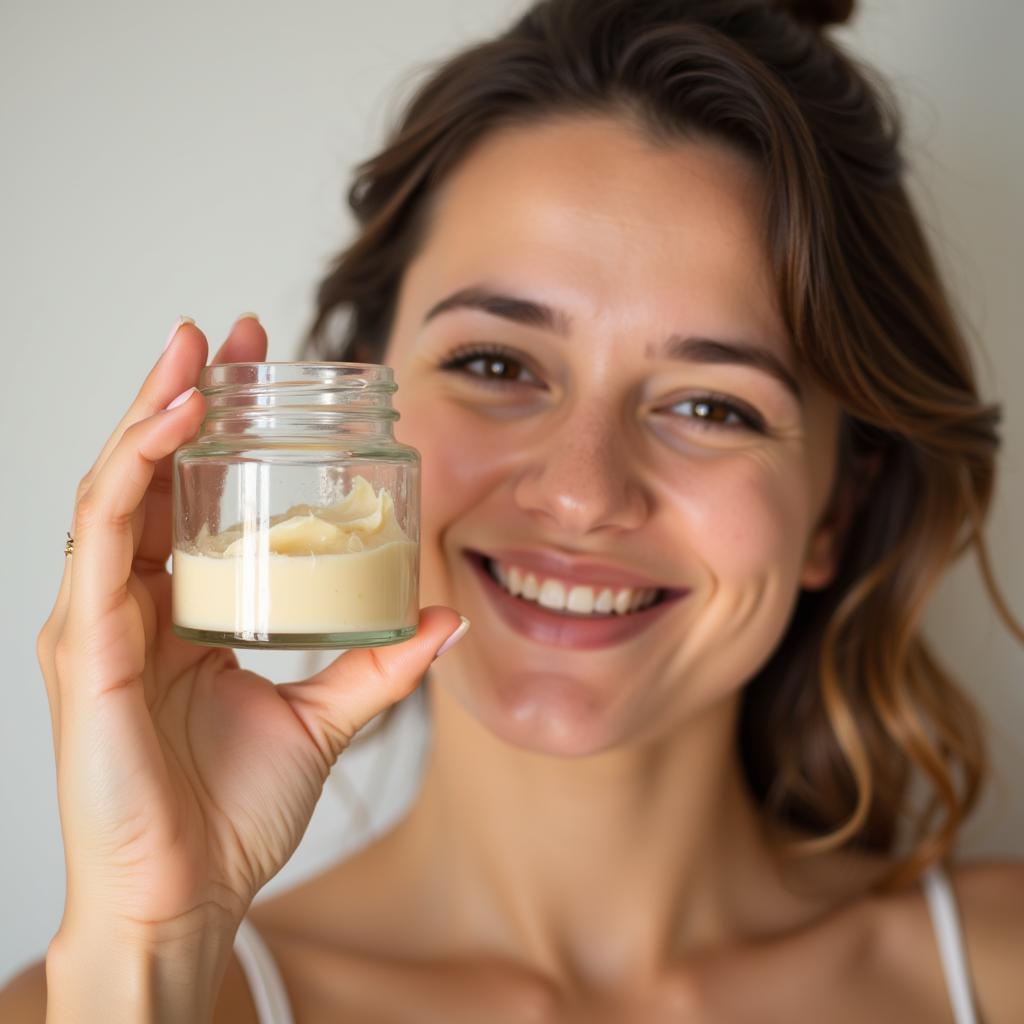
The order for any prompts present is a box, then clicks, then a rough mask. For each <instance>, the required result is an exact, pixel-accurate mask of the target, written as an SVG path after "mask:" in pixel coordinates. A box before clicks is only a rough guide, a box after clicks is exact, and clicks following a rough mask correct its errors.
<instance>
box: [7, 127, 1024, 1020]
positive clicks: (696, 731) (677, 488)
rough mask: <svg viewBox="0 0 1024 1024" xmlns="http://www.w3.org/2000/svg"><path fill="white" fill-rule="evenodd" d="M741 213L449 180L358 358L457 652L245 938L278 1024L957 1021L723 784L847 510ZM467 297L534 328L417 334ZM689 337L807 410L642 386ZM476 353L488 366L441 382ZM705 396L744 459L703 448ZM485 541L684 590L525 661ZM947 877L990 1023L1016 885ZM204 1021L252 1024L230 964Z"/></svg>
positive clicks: (663, 165)
mask: <svg viewBox="0 0 1024 1024" xmlns="http://www.w3.org/2000/svg"><path fill="white" fill-rule="evenodd" d="M758 189H759V186H758V180H757V177H756V174H755V173H754V171H753V169H752V168H751V167H750V166H749V165H748V164H747V163H746V162H745V161H744V160H743V159H742V158H740V157H739V156H737V155H735V154H733V153H732V152H730V151H728V150H727V149H724V148H723V147H721V146H720V145H717V144H712V143H706V142H705V143H697V142H693V143H686V144H682V143H680V144H678V145H674V146H671V147H667V146H663V145H662V146H654V145H652V144H651V143H649V142H648V141H646V140H645V139H644V138H643V137H642V136H641V135H639V134H638V133H636V132H635V131H634V130H633V129H632V128H631V127H630V126H628V125H625V124H623V123H619V122H617V121H612V120H601V119H594V120H583V119H576V120H570V121H563V122H560V123H557V124H541V125H534V126H529V127H525V128H519V129H514V130H504V131H501V132H497V133H494V134H492V135H490V136H488V137H487V138H486V139H485V140H484V142H483V143H482V144H481V145H480V146H479V147H478V148H477V149H476V150H475V151H474V152H473V153H471V154H470V155H469V156H468V157H467V158H466V159H465V160H464V161H463V163H462V164H461V165H460V166H459V167H458V168H456V170H455V171H454V172H453V173H452V175H451V176H450V178H449V179H448V180H447V181H446V182H445V183H444V185H443V187H442V189H441V192H440V194H439V196H438V197H437V202H436V206H435V209H434V211H433V213H434V216H433V219H432V223H431V227H430V230H429V231H428V234H427V238H426V241H425V244H424V246H423V249H422V250H421V252H420V253H419V254H418V257H417V259H416V260H415V261H414V263H413V264H412V266H411V267H410V268H409V270H408V272H407V274H406V276H405V279H404V281H403V287H402V292H401V297H400V303H399V308H398V311H397V317H396V322H395V326H394V331H393V334H392V338H391V342H390V345H389V348H388V352H387V361H388V362H389V363H390V364H391V365H392V366H394V367H395V369H396V375H397V378H398V381H399V383H400V386H401V390H400V392H399V394H398V396H397V404H398V406H399V409H400V410H401V412H402V420H401V422H400V423H399V425H398V434H399V437H400V439H402V440H405V441H406V442H408V443H411V444H414V445H416V447H418V448H419V449H420V450H421V452H422V454H423V464H424V485H423V486H424V495H423V508H424V521H423V544H422V558H423V599H424V602H425V603H430V604H442V605H447V606H449V607H452V608H458V609H459V610H460V611H461V612H462V613H463V614H465V615H467V616H468V617H469V618H470V619H471V620H472V622H473V629H472V630H471V631H470V632H469V633H468V634H467V636H466V639H465V640H463V642H462V643H461V644H460V645H459V646H458V647H457V648H455V649H454V650H453V651H452V652H451V653H450V654H448V655H446V656H445V658H444V659H441V660H440V661H438V662H437V663H436V664H435V665H434V666H433V667H432V668H431V670H430V680H431V682H430V689H429V695H430V698H429V700H430V714H431V723H432V726H431V727H432V735H433V742H432V744H431V750H430V755H429V758H428V764H427V769H426V773H425V776H424V779H423V785H422V789H421V792H420V794H419V796H418V798H417V800H416V802H415V804H414V806H413V808H412V810H411V811H410V813H409V814H408V815H407V816H406V817H405V818H404V819H403V820H402V821H401V822H399V823H398V825H397V826H396V827H395V828H394V829H393V830H392V831H391V832H389V833H388V834H387V835H385V836H383V837H381V838H380V839H378V840H377V841H375V842H374V843H373V844H371V845H370V846H369V847H367V848H366V849H365V850H363V851H362V852H361V853H359V854H358V855H356V856H355V857H353V858H350V859H349V860H347V861H345V862H344V863H342V864H339V865H337V866H336V867H334V868H333V869H331V870H329V871H327V872H325V873H323V874H321V875H319V876H317V877H316V878H314V879H312V880H311V881H309V882H307V883H305V884H304V885H302V886H299V887H297V888H295V889H293V890H290V891H288V892H287V893H284V894H282V895H280V896H278V897H275V898H273V899H271V900H267V901H265V902H263V903H260V904H257V905H256V906H254V907H253V908H252V909H251V911H250V914H249V916H250V919H251V920H252V921H253V922H254V923H255V925H256V926H257V928H259V930H260V931H261V933H262V935H263V936H264V938H265V939H266V941H267V942H268V944H269V945H270V948H271V950H272V952H273V953H274V956H275V959H276V960H277V962H278V964H279V966H280V968H281V970H282V973H283V976H284V979H285V982H286V985H287V988H288V991H289V995H290V998H291V1000H292V1003H293V1008H294V1011H295V1014H296V1018H297V1020H298V1021H299V1022H302V1024H317V1022H320V1021H324V1022H326V1021H334V1020H337V1019H339V1018H345V1017H347V1018H349V1019H354V1020H359V1021H366V1022H376V1021H380V1022H384V1021H389V1022H390V1021H409V1022H413V1021H415V1022H432V1021H438V1022H442V1021H443V1022H445V1024H459V1022H462V1021H465V1022H467V1024H468V1022H470V1021H472V1022H478V1021H481V1020H487V1021H488V1022H504V1021H507V1022H509V1024H512V1022H519V1021H523V1022H525V1021H542V1022H548V1021H550V1022H554V1021H560V1022H561V1021H567V1022H576V1021H579V1022H581V1024H582V1022H584V1021H585V1022H588V1024H590V1022H608V1024H611V1022H616V1024H620V1022H621V1024H626V1022H636V1021H643V1022H647V1021H650V1022H660V1021H670V1020H671V1021H686V1022H693V1024H704V1022H712V1021H713V1022H716V1024H732V1022H747V1021H758V1022H768V1024H770V1022H774V1021H779V1022H783V1021H785V1022H789V1024H793V1022H800V1021H814V1022H820V1021H825V1020H827V1021H829V1022H837V1024H842V1022H845V1021H850V1022H851V1024H852V1022H854V1021H857V1022H862V1021H865V1020H871V1021H878V1022H885V1021H893V1022H897V1021H898V1022H900V1024H914V1022H916V1021H921V1022H925V1021H927V1022H934V1021H941V1020H949V1019H951V1017H950V1010H949V1002H948V996H947V994H946V991H945V983H944V979H943V975H942V972H941V967H940V964H939V959H938V954H937V951H936V947H935V941H934V937H933V934H932V929H931V924H930V922H929V919H928V916H927V913H926V910H925V906H924V902H923V899H922V897H921V895H920V892H919V890H917V889H916V888H915V889H911V890H908V891H907V892H904V893H899V894H895V895H891V896H885V897H882V896H873V895H867V893H868V891H869V889H870V887H871V885H872V884H873V883H874V882H875V881H876V880H877V879H878V878H879V877H880V875H881V873H882V871H883V870H884V867H885V864H884V863H883V862H882V861H881V860H879V859H876V858H871V857H868V856H863V855H855V854H836V853H833V854H829V855H826V856H823V857H819V858H816V859H813V860H802V861H799V860H798V861H791V860H786V859H784V858H782V857H781V856H780V854H779V852H778V846H777V843H776V842H775V841H774V840H773V837H772V836H770V835H769V834H767V832H766V830H765V826H764V824H763V823H762V821H761V819H760V817H759V815H758V813H757V809H756V807H755V806H753V804H752V802H751V800H750V799H749V797H748V795H747V793H746V790H745V788H744V785H743V782H742V777H741V772H740V767H739V764H738V761H737V756H736V750H735V741H734V739H733V730H734V723H735V718H736V713H737V708H738V705H739V701H740V699H741V695H742V688H743V685H744V683H745V681H746V680H748V679H749V678H750V677H751V675H752V674H754V673H755V672H756V671H757V669H758V667H759V666H760V665H761V664H763V662H764V660H765V659H766V658H767V657H768V655H769V654H770V653H771V651H772V650H773V649H774V646H775V644H776V643H777V641H778V640H779V638H780V637H781V635H782V633H783V632H784V630H785V628H786V625H787V623H788V621H789V617H790V615H791V612H792V608H793V604H794V601H795V598H796V596H797V594H798V592H799V590H800V588H818V587H823V586H825V585H827V584H828V582H829V580H830V579H831V577H832V574H833V573H834V571H835V558H836V554H837V552H838V550H839V546H840V544H841V541H842V537H843V534H844V531H845V530H846V529H847V528H848V526H849V523H850V520H851V516H852V515H853V506H852V493H853V489H852V488H851V487H849V486H848V485H847V482H845V481H839V480H836V478H835V477H836V473H835V467H836V460H835V440H836V430H837V424H838V409H837V407H836V406H835V403H834V402H833V401H832V399H831V398H830V397H829V396H828V395H827V394H825V393H824V392H822V391H821V390H820V389H818V388H817V387H815V385H814V384H813V382H811V381H809V380H806V379H804V378H803V377H802V375H801V374H800V370H799V367H796V366H792V364H791V362H790V354H789V352H788V349H787V343H786V335H785V330H784V327H783V324H782V322H781V320H780V318H779V315H778V312H777V310H776V308H775V303H774V300H773V296H772V289H771V286H770V278H769V274H768V267H767V264H766V261H765V256H764V253H763V251H762V248H761V242H760V233H759V224H760V220H759V209H760V194H759V190H758ZM467 288H476V289H481V288H486V289H488V290H491V291H496V292H500V293H501V294H507V295H512V296H516V297H525V298H528V299H530V300H531V301H533V302H536V303H543V304H544V305H546V306H549V307H551V308H553V309H555V310H556V311H557V312H558V314H559V316H558V317H557V318H556V319H557V323H556V324H554V325H547V326H543V327H542V326H538V325H537V324H534V325H532V326H529V325H524V324H523V323H519V322H512V320H511V319H510V318H509V317H507V316H503V315H496V314H495V313H494V312H493V311H492V312H483V311H481V310H479V309H467V308H458V309H451V310H449V311H448V312H444V313H442V314H439V315H436V316H433V317H430V316H428V314H429V313H430V311H431V310H433V309H435V308H436V306H437V304H438V303H439V302H441V301H442V300H444V299H446V298H448V297H449V296H451V295H452V294H454V293H457V292H459V291H460V290H464V289H467ZM506 308H507V307H506ZM492 310H493V307H492ZM691 335H708V336H711V337H715V338H732V339H745V340H747V341H749V342H751V343H756V344H758V345H760V346H763V347H765V348H766V349H767V350H769V351H770V352H771V353H772V354H774V355H775V356H776V358H777V359H778V360H779V361H780V362H781V363H782V364H783V365H785V366H787V367H788V368H789V370H790V371H791V373H792V375H793V376H794V377H795V378H796V379H797V381H798V383H799V386H800V391H801V394H802V399H801V400H798V399H797V398H795V397H794V395H793V394H792V393H791V392H790V390H789V389H788V388H787V387H786V386H785V385H784V384H783V383H782V382H780V381H779V380H778V379H777V378H776V377H774V376H772V375H771V374H767V373H765V372H763V371H761V370H759V369H755V368H753V367H750V366H740V365H735V364H715V365H706V364H700V363H696V362H693V361H690V360H679V359H670V358H667V357H666V356H665V354H664V352H663V350H662V343H663V341H664V339H666V338H667V337H670V336H675V337H685V336H691ZM480 342H485V343H488V344H490V345H497V346H500V348H501V350H502V351H501V353H500V355H494V354H492V355H490V356H487V357H479V358H478V359H477V360H476V361H475V362H473V363H469V364H464V365H462V366H461V367H458V368H454V367H452V366H451V365H450V360H451V359H452V357H453V353H454V352H455V351H456V350H457V349H458V348H459V347H461V346H465V345H467V344H476V343H480ZM495 359H500V360H501V361H502V366H503V370H502V371H501V373H500V374H498V373H497V372H496V369H497V367H496V366H495V364H494V360H495ZM446 363H449V365H447V366H446V365H445V364H446ZM488 375H490V376H492V377H494V376H502V377H504V379H505V381H506V383H504V384H500V385H499V384H494V383H489V382H487V381H486V380H485V379H483V378H485V377H487V376H488ZM711 392H713V393H715V394H716V395H724V396H727V398H728V399H729V400H730V401H735V402H738V403H740V404H741V405H742V407H743V408H745V409H752V410H754V411H755V412H756V413H757V414H758V416H759V417H760V418H761V419H762V420H763V421H764V423H765V425H766V430H765V431H763V432H757V431H753V430H751V429H749V427H747V428H744V427H741V426H738V425H737V421H736V420H735V418H731V419H730V421H729V425H722V424H721V423H717V424H712V425H711V426H707V425H704V424H702V423H701V422H700V420H701V418H702V417H703V416H704V415H705V414H706V409H705V410H703V411H702V410H701V409H699V408H698V406H697V404H695V402H694V399H695V398H697V397H698V396H700V395H706V394H708V393H711ZM718 411H719V412H721V411H722V410H721V409H719V410H718ZM833 499H835V500H833ZM510 544H511V545H512V546H515V547H520V548H528V549H531V550H554V551H558V552H562V553H571V554H576V555H586V556H588V557H590V558H593V559H595V560H598V561H602V562H604V563H606V564H607V565H611V566H614V567H618V568H621V569H623V570H630V571H634V572H638V573H641V574H643V575H645V576H647V577H650V578H652V579H653V580H655V581H657V584H658V585H661V586H666V587H676V588H686V589H687V590H688V591H689V593H688V594H687V596H686V597H685V598H684V599H683V600H680V601H678V602H676V603H675V604H673V605H672V607H671V608H670V609H669V610H668V611H667V612H666V613H665V614H664V615H662V616H661V617H660V618H659V619H658V620H657V621H656V622H654V623H653V624H652V625H651V626H649V627H648V628H647V629H646V630H645V631H644V632H642V633H640V634H638V635H636V636H633V637H631V638H629V639H626V640H623V641H621V642H619V643H616V644H613V645H611V646H606V647H604V648H602V649H600V650H586V649H573V648H571V647H570V646H567V645H565V644H559V643H558V642H546V643H545V642H539V641H538V640H536V639H535V638H531V637H528V636H524V635H523V634H522V633H521V632H518V631H516V630H514V629H512V628H511V627H510V626H509V625H508V624H507V623H506V622H505V621H504V620H503V618H502V617H501V616H500V615H499V614H498V613H497V611H496V610H495V605H494V599H493V595H491V594H489V593H488V591H487V590H486V588H485V587H484V586H483V584H482V582H481V579H480V576H479V574H478V573H477V572H476V571H475V569H474V568H473V567H472V565H471V564H470V562H469V560H468V559H467V557H466V554H465V552H466V551H467V550H473V551H482V552H484V553H487V552H489V551H493V550H495V548H497V547H502V546H506V545H510ZM955 879H956V887H957V892H958V898H959V901H960V906H961V912H962V915H963V918H964V923H965V927H966V934H967V943H968V949H969V951H970V957H971V968H972V973H973V977H974V981H975V985H976V987H977V993H978V998H979V1002H980V1005H981V1007H982V1010H983V1013H984V1019H985V1020H986V1022H988V1024H1002V1022H1004V1021H1005V1022H1009V1021H1014V1020H1019V1019H1020V1017H1021V1014H1022V1013H1024V1002H1022V998H1024V997H1022V996H1021V995H1020V992H1019V991H1018V990H1019V985H1018V983H1017V982H1018V979H1017V976H1016V966H1015V964H1016V960H1017V957H1018V954H1017V953H1016V952H1015V951H1016V950H1019V949H1020V948H1021V944H1022V943H1024V870H1022V868H1021V867H1020V866H1019V865H984V866H976V867H971V868H961V869H958V870H957V871H956V873H955ZM40 986H41V979H40V977H39V973H38V971H36V973H35V974H33V973H31V972H29V973H28V974H26V975H25V976H23V978H21V979H20V980H16V981H15V983H13V984H12V986H11V989H10V990H9V992H8V995H7V996H6V997H5V998H7V999H8V1000H9V1003H8V1005H9V1006H11V1007H12V1008H13V1007H15V1006H17V1007H24V1008H25V1015H24V1016H23V1017H21V1018H19V1017H12V1019H25V1020H31V1019H41V1018H40V1016H39V1013H40V1010H41V1002H40V1000H41V998H42V997H43V993H42V992H41V990H40ZM12 993H13V995H12ZM18 993H21V996H20V997H19V996H18ZM17 998H22V1000H23V1001H22V1002H20V1003H15V1002H13V1001H11V1000H14V999H17ZM3 1008H4V1003H3V1002H2V1001H0V1009H3ZM32 1012H35V1013H36V1016H35V1017H33V1016H32V1015H31V1014H32ZM5 1019H6V1018H5ZM215 1020H216V1021H218V1022H221V1021H223V1022H229V1021H230V1022H239V1024H241V1022H248V1021H255V1020H256V1017H255V1011H254V1008H253V1005H252V1001H251V998H250V997H249V995H248V991H247V988H246V984H245V980H244V978H243V977H242V975H241V972H240V970H239V968H238V965H237V962H234V961H232V962H231V964H230V965H229V966H228V969H227V973H226V975H225V978H224V982H223V986H222V988H221V991H220V998H219V1002H218V1004H217V1010H216V1015H215Z"/></svg>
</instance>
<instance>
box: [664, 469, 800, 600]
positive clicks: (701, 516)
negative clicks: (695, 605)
mask: <svg viewBox="0 0 1024 1024" xmlns="http://www.w3.org/2000/svg"><path fill="white" fill-rule="evenodd" d="M673 503H674V505H675V507H676V515H677V517H678V521H679V522H680V523H681V524H686V525H685V529H686V531H687V532H688V534H689V535H690V544H691V545H692V547H693V549H694V550H695V551H696V552H697V554H698V557H700V558H701V560H702V561H703V562H704V565H705V569H706V571H707V572H708V573H709V575H710V576H711V577H712V578H713V579H714V580H715V581H717V582H718V583H721V584H727V583H730V582H731V583H735V584H740V583H742V582H743V581H744V580H752V579H756V578H761V579H764V577H766V576H768V575H771V576H774V577H775V578H776V579H779V578H780V577H782V578H784V579H787V580H788V579H792V580H794V581H795V579H796V577H797V575H798V573H799V568H800V564H801V556H802V553H803V546H804V540H805V536H806V532H807V528H808V508H807V504H808V494H807V482H806V481H805V480H804V479H802V478H801V477H800V476H799V474H797V473H795V472H793V471H792V469H791V468H790V469H789V470H788V471H787V469H786V468H785V467H784V466H782V465H781V464H780V463H778V462H776V461H774V460H772V459H771V458H769V457H766V456H761V455H750V456H737V457H735V458H729V459H716V460H709V461H708V462H706V463H703V464H700V465H693V464H691V466H690V468H689V471H688V474H687V476H686V480H685V483H683V484H682V485H681V486H678V487H676V488H675V489H674V495H673Z"/></svg>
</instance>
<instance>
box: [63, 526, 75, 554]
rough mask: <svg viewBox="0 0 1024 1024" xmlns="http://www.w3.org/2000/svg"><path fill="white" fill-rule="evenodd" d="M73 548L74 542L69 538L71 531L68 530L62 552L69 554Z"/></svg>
mask: <svg viewBox="0 0 1024 1024" xmlns="http://www.w3.org/2000/svg"><path fill="white" fill-rule="evenodd" d="M74 550H75V542H74V541H73V540H72V539H71V531H70V530H69V531H68V539H67V540H66V541H64V554H65V555H70V554H71V553H72V552H73V551H74Z"/></svg>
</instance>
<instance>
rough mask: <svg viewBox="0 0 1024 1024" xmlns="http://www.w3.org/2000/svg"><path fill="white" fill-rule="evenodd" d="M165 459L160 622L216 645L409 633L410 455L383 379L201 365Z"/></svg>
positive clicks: (415, 580) (413, 612) (388, 380)
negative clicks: (168, 495) (167, 560)
mask: <svg viewBox="0 0 1024 1024" xmlns="http://www.w3.org/2000/svg"><path fill="white" fill-rule="evenodd" d="M199 390H200V391H201V392H202V394H203V396H204V398H205V400H206V417H205V419H204V420H203V425H202V428H201V430H200V434H199V436H198V437H197V438H196V440H195V441H193V442H191V443H190V444H187V445H183V446H182V447H181V448H179V449H178V450H177V451H176V452H175V453H174V473H173V485H172V486H173V508H174V535H173V536H174V548H173V556H172V557H173V561H172V602H171V603H172V618H173V625H174V632H175V633H177V635H178V636H180V637H183V638H184V639H186V640H191V641H194V642H196V643H200V644H210V645H213V646H217V647H256V648H279V649H311V648H347V647H372V646H381V645H384V644H390V643H397V642H398V641H400V640H404V639H406V638H407V637H410V636H412V635H413V634H414V633H415V632H416V623H417V620H418V611H419V495H420V474H419V469H420V458H419V453H418V452H417V451H416V450H415V449H414V448H410V447H409V446H407V445H403V444H399V443H398V442H397V441H396V440H395V438H394V434H393V424H394V422H395V420H397V419H398V413H397V412H396V411H395V410H394V409H393V408H392V407H391V395H392V394H393V393H394V392H395V390H396V385H395V383H394V375H393V373H392V370H391V369H390V368H389V367H386V366H378V365H376V364H371V363H303V362H295V363H225V364H220V365H212V366H207V367H205V368H204V369H203V370H202V372H201V374H200V378H199Z"/></svg>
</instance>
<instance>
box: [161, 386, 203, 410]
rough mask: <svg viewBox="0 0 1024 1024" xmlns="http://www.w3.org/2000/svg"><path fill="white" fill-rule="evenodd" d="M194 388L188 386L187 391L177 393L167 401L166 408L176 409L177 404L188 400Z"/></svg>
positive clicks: (182, 403)
mask: <svg viewBox="0 0 1024 1024" xmlns="http://www.w3.org/2000/svg"><path fill="white" fill-rule="evenodd" d="M195 390H196V389H195V388H189V389H188V390H187V391H182V393H181V394H180V395H178V397H177V398H175V399H174V400H173V401H171V402H169V403H168V405H167V406H166V408H168V409H177V408H178V406H179V405H184V404H185V403H186V402H187V401H188V400H189V398H191V397H192V392H193V391H195Z"/></svg>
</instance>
